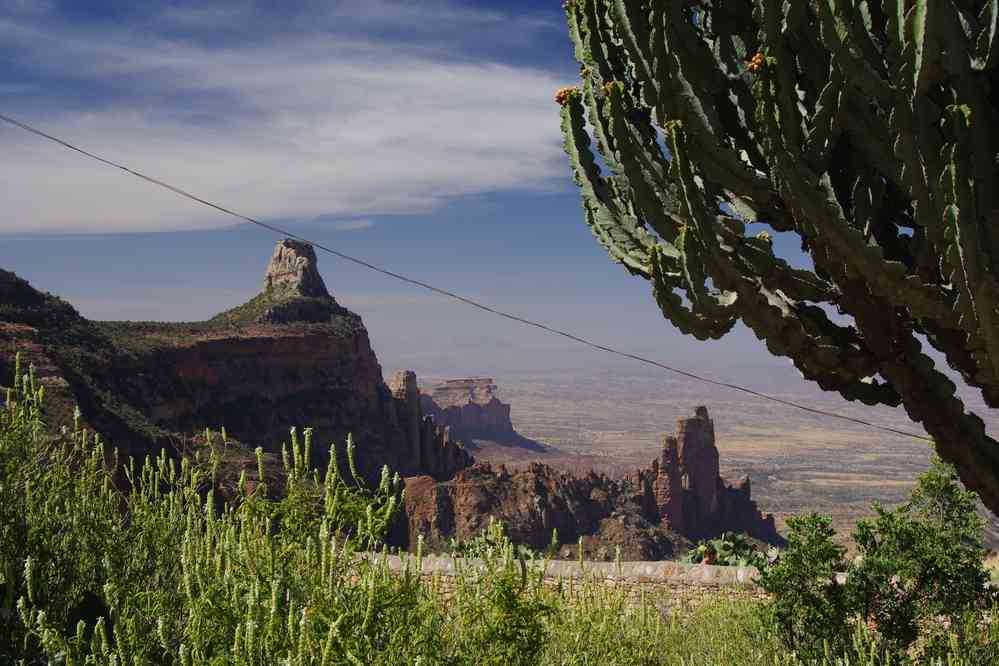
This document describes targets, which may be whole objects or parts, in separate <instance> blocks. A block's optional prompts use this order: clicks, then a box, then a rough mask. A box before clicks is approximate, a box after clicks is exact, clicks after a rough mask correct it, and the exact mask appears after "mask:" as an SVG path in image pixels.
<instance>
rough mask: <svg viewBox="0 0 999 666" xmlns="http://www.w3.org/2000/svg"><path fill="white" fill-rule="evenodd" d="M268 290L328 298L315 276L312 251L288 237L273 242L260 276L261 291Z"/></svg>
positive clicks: (324, 288) (314, 255)
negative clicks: (262, 285) (265, 265)
mask: <svg viewBox="0 0 999 666" xmlns="http://www.w3.org/2000/svg"><path fill="white" fill-rule="evenodd" d="M270 291H280V292H284V293H286V294H288V295H297V296H306V297H310V298H331V296H330V293H329V291H327V290H326V284H325V283H324V282H323V278H322V276H321V275H320V274H319V268H318V267H317V262H316V251H315V249H314V248H313V247H312V246H311V245H309V244H308V243H303V242H302V241H297V240H292V239H290V238H285V239H282V240H279V241H278V242H277V245H275V247H274V254H272V255H271V260H270V263H268V264H267V272H266V273H265V274H264V292H270Z"/></svg>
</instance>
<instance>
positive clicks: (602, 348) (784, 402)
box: [0, 113, 933, 442]
mask: <svg viewBox="0 0 999 666" xmlns="http://www.w3.org/2000/svg"><path fill="white" fill-rule="evenodd" d="M0 120H2V121H3V122H6V123H8V124H10V125H13V126H15V127H18V128H20V129H22V130H24V131H26V132H29V133H31V134H34V135H36V136H39V137H41V138H43V139H47V140H49V141H52V142H54V143H57V144H59V145H61V146H63V147H64V148H67V149H69V150H72V151H75V152H77V153H80V154H81V155H84V156H86V157H89V158H90V159H93V160H96V161H98V162H101V163H102V164H105V165H107V166H110V167H114V168H116V169H120V170H122V171H124V172H126V173H128V174H130V175H132V176H135V177H136V178H140V179H142V180H144V181H147V182H149V183H152V184H153V185H156V186H158V187H162V188H164V189H166V190H169V191H171V192H173V193H174V194H177V195H179V196H182V197H185V198H187V199H190V200H192V201H195V202H197V203H199V204H202V205H204V206H208V207H210V208H214V209H215V210H217V211H219V212H221V213H225V214H226V215H231V216H233V217H235V218H238V219H240V220H244V221H246V222H249V223H250V224H254V225H256V226H258V227H262V228H264V229H268V230H270V231H273V232H275V233H278V234H281V235H283V236H285V237H286V238H291V239H294V240H297V241H300V242H302V243H306V244H308V245H311V246H312V247H314V248H316V249H319V250H322V251H324V252H327V253H329V254H331V255H333V256H336V257H339V258H340V259H343V260H344V261H348V262H351V263H353V264H356V265H358V266H363V267H364V268H367V269H370V270H372V271H375V272H377V273H381V274H382V275H386V276H388V277H391V278H394V279H396V280H400V281H402V282H405V283H408V284H411V285H414V286H417V287H420V288H422V289H426V290H428V291H431V292H434V293H436V294H440V295H441V296H446V297H447V298H450V299H453V300H456V301H459V302H461V303H465V304H466V305H471V306H472V307H474V308H478V309H479V310H482V311H484V312H489V313H491V314H494V315H496V316H499V317H503V318H504V319H508V320H511V321H515V322H518V323H520V324H524V325H526V326H531V327H534V328H537V329H540V330H542V331H546V332H548V333H552V334H554V335H558V336H561V337H563V338H566V339H568V340H572V341H574V342H578V343H580V344H583V345H586V346H587V347H590V348H592V349H597V350H600V351H603V352H607V353H609V354H614V355H616V356H620V357H623V358H628V359H632V360H634V361H638V362H640V363H644V364H646V365H651V366H654V367H657V368H660V369H662V370H666V371H668V372H672V373H675V374H677V375H680V376H683V377H686V378H688V379H692V380H695V381H699V382H702V383H705V384H710V385H712V386H718V387H720V388H727V389H731V390H734V391H740V392H742V393H746V394H748V395H752V396H755V397H757V398H760V399H763V400H767V401H770V402H774V403H777V404H780V405H784V406H786V407H793V408H796V409H800V410H802V411H805V412H809V413H811V414H815V415H817V416H825V417H829V418H835V419H840V420H842V421H848V422H851V423H854V424H857V425H862V426H865V427H868V428H874V429H877V430H881V431H883V432H890V433H893V434H896V435H902V436H904V437H911V438H914V439H920V440H924V441H930V442H932V441H933V440H932V438H930V437H927V436H925V435H920V434H918V433H914V432H910V431H908V430H902V429H899V428H893V427H891V426H885V425H881V424H877V423H872V422H870V421H866V420H864V419H859V418H856V417H853V416H847V415H845V414H839V413H837V412H832V411H828V410H825V409H819V408H816V407H809V406H808V405H803V404H801V403H799V402H795V401H793V400H785V399H783V398H778V397H776V396H772V395H769V394H766V393H762V392H760V391H756V390H753V389H751V388H747V387H745V386H740V385H738V384H733V383H730V382H723V381H718V380H715V379H710V378H708V377H704V376H702V375H698V374H696V373H693V372H688V371H686V370H681V369H679V368H674V367H672V366H670V365H667V364H665V363H660V362H659V361H656V360H654V359H650V358H646V357H644V356H639V355H637V354H632V353H630V352H625V351H621V350H619V349H615V348H614V347H608V346H606V345H602V344H599V343H596V342H593V341H591V340H587V339H586V338H582V337H580V336H578V335H575V334H573V333H569V332H568V331H563V330H560V329H557V328H553V327H551V326H548V325H546V324H542V323H540V322H536V321H533V320H531V319H527V318H525V317H520V316H518V315H515V314H511V313H509V312H505V311H503V310H499V309H497V308H494V307H491V306H489V305H485V304H483V303H480V302H479V301H476V300H474V299H471V298H467V297H465V296H461V295H460V294H456V293H454V292H452V291H449V290H447V289H442V288H440V287H435V286H434V285H432V284H429V283H427V282H423V281H421V280H417V279H414V278H411V277H408V276H406V275H402V274H400V273H396V272H394V271H391V270H388V269H385V268H382V267H380V266H376V265H375V264H372V263H370V262H367V261H365V260H363V259H358V258H357V257H353V256H351V255H349V254H345V253H343V252H340V251H339V250H334V249H332V248H329V247H326V246H325V245H323V244H321V243H317V242H315V241H312V240H309V239H307V238H303V237H301V236H299V235H297V234H294V233H292V232H290V231H287V230H285V229H282V228H280V227H277V226H275V225H272V224H268V223H266V222H262V221H260V220H257V219H255V218H252V217H249V216H247V215H243V214H242V213H238V212H236V211H234V210H232V209H230V208H226V207H225V206H221V205H219V204H217V203H214V202H211V201H208V200H207V199H203V198H201V197H199V196H197V195H195V194H191V193H190V192H188V191H186V190H184V189H181V188H179V187H177V186H175V185H171V184H169V183H166V182H164V181H162V180H159V179H157V178H153V177H152V176H148V175H146V174H144V173H142V172H141V171H137V170H135V169H132V168H129V167H127V166H125V165H123V164H119V163H118V162H115V161H112V160H110V159H107V158H104V157H101V156H100V155H96V154H94V153H92V152H90V151H88V150H84V149H83V148H80V147H78V146H76V145H74V144H72V143H70V142H68V141H64V140H63V139H60V138H58V137H56V136H53V135H51V134H49V133H47V132H44V131H42V130H40V129H38V128H36V127H34V126H32V125H30V124H28V123H26V122H23V121H20V120H17V119H15V118H12V117H10V116H7V115H4V114H2V113H0Z"/></svg>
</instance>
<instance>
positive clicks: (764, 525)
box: [405, 407, 782, 560]
mask: <svg viewBox="0 0 999 666" xmlns="http://www.w3.org/2000/svg"><path fill="white" fill-rule="evenodd" d="M405 501H406V513H407V516H408V522H409V524H408V535H407V536H408V540H409V542H410V545H411V546H412V541H413V539H414V538H415V536H416V535H423V537H424V540H425V546H426V547H428V548H430V549H431V550H439V549H442V548H444V547H446V546H447V545H448V544H449V543H450V542H451V541H452V540H456V541H463V540H467V539H469V538H471V537H472V536H474V535H475V534H476V533H477V532H479V531H480V530H482V529H483V528H484V527H485V526H486V525H487V524H488V522H489V519H490V517H493V518H496V519H497V520H500V521H501V522H502V523H503V524H504V526H505V527H506V529H507V532H508V534H509V535H510V537H511V539H512V540H513V541H514V542H515V543H522V544H525V545H528V546H530V547H533V548H536V549H539V550H541V549H544V548H546V547H548V546H549V544H550V543H551V541H552V533H553V530H555V531H556V532H557V535H558V541H559V542H560V543H561V544H573V545H572V546H571V547H568V549H567V550H564V552H562V555H563V556H568V557H576V556H577V552H576V550H577V548H578V547H579V544H580V540H581V547H582V549H583V553H584V556H585V557H587V558H588V559H598V560H606V559H610V558H612V557H615V556H617V555H620V556H621V557H623V558H625V559H631V560H652V559H664V558H669V557H671V556H675V555H677V554H680V553H682V552H683V550H684V549H685V548H686V547H688V546H689V545H690V543H691V542H692V541H693V540H697V539H703V538H709V537H713V536H717V535H719V534H721V533H722V532H725V531H734V532H743V533H746V534H747V535H749V536H750V537H753V538H755V539H757V540H759V541H761V542H766V543H773V544H778V543H781V542H782V539H781V537H780V535H779V534H778V533H777V530H776V527H775V524H774V518H773V516H772V515H766V516H764V515H763V514H762V513H761V512H760V511H759V509H758V508H757V506H756V503H755V502H754V501H753V500H752V498H751V493H750V483H749V479H748V477H747V478H743V479H741V480H740V481H739V482H738V483H736V484H735V485H732V484H730V483H728V482H726V481H725V480H724V479H722V477H721V476H720V473H719V456H718V449H717V447H716V446H715V441H714V424H713V421H712V420H711V418H710V417H709V416H708V412H707V409H706V408H704V407H698V408H697V409H696V410H695V414H694V416H692V417H687V418H680V419H678V420H677V431H676V435H675V436H673V435H670V436H666V437H665V438H664V440H663V447H662V452H661V454H660V456H659V457H658V458H656V459H654V460H653V461H652V463H651V465H650V466H649V467H648V468H646V469H640V470H638V471H637V472H635V473H634V474H631V475H627V476H625V477H623V478H613V477H610V476H608V475H606V474H597V473H595V472H592V471H591V472H590V473H588V474H585V475H579V474H572V473H569V472H566V471H564V470H558V469H556V468H554V467H551V466H549V465H545V464H543V463H537V462H534V463H531V464H529V465H528V466H527V467H524V468H520V469H514V470H510V469H508V468H507V467H506V465H502V464H501V465H491V464H489V463H478V464H475V465H473V466H470V467H468V468H466V469H463V470H461V471H459V472H458V473H457V474H456V475H455V477H454V478H453V479H451V480H449V481H444V482H437V481H435V480H434V479H432V478H430V477H427V476H422V477H410V478H407V479H406V497H405ZM618 549H620V550H618Z"/></svg>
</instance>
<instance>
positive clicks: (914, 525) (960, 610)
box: [758, 459, 999, 663]
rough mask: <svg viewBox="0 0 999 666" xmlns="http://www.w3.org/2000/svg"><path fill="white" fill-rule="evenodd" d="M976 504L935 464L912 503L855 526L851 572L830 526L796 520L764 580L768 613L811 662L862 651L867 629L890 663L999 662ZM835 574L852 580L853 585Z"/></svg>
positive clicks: (879, 511)
mask: <svg viewBox="0 0 999 666" xmlns="http://www.w3.org/2000/svg"><path fill="white" fill-rule="evenodd" d="M974 500H975V496H974V494H973V493H970V492H966V491H964V490H962V489H961V488H960V486H959V485H958V480H957V474H956V473H955V471H954V469H953V468H952V467H950V466H949V465H945V464H944V463H942V462H941V461H940V460H936V459H935V460H934V461H933V464H932V467H931V469H930V470H929V471H927V472H926V473H925V474H923V475H922V476H921V477H920V478H919V481H918V484H917V486H916V488H915V489H914V490H913V493H912V496H911V499H910V500H909V501H908V502H907V503H905V504H903V505H901V506H899V507H898V508H896V509H894V510H891V511H889V510H886V509H884V508H882V507H880V506H875V507H874V509H875V513H876V516H875V517H874V518H873V519H868V520H862V521H860V522H859V523H858V524H857V527H856V530H855V531H854V533H853V539H854V541H855V542H856V544H857V547H858V551H859V555H858V557H857V558H855V559H854V561H853V562H852V563H847V562H845V561H844V559H843V557H844V555H845V552H846V551H845V549H844V548H843V547H841V546H838V545H836V544H835V543H834V541H833V538H832V537H833V536H834V531H833V529H832V527H831V526H830V525H831V521H830V519H829V518H827V517H823V516H818V515H815V514H811V515H808V516H805V517H801V518H792V519H791V520H789V521H788V525H789V527H790V533H789V535H788V547H787V549H786V550H785V551H784V552H783V553H781V555H780V556H779V558H778V559H777V561H776V562H775V563H773V564H772V565H771V566H769V567H765V568H764V570H763V571H762V573H761V575H760V577H759V579H758V580H759V582H760V584H761V585H762V586H763V587H764V589H766V590H767V591H768V592H770V593H771V595H773V597H772V600H771V601H770V602H769V603H768V604H767V613H768V615H769V618H770V620H771V621H772V622H773V623H774V625H775V627H776V629H777V631H778V632H779V635H780V636H781V638H782V640H783V641H784V642H785V644H786V645H787V646H788V647H789V648H791V649H794V650H796V651H798V652H800V653H802V654H806V655H810V656H817V655H821V654H823V653H824V652H825V651H826V650H829V649H831V650H832V651H833V652H834V653H838V652H843V651H848V650H849V649H850V647H851V645H854V644H855V643H856V630H857V627H858V626H860V627H863V628H864V629H865V630H868V631H869V632H870V636H868V637H866V638H865V641H867V643H866V644H867V645H868V649H869V650H873V651H875V652H877V653H878V654H880V655H881V656H882V657H883V658H884V659H896V660H899V659H908V658H915V659H919V660H929V659H931V658H932V657H934V656H937V657H939V656H941V655H942V654H944V653H947V652H949V651H951V650H956V651H958V652H961V653H963V654H977V653H979V652H981V653H982V654H985V655H990V656H991V657H994V658H995V659H999V642H997V640H996V635H995V629H994V623H991V624H992V626H991V627H990V623H989V622H987V621H986V620H985V619H984V618H985V617H986V615H987V613H989V612H990V609H994V602H995V599H994V596H995V595H994V593H993V592H992V591H990V590H989V588H988V587H987V586H986V583H987V582H988V580H989V575H988V571H987V570H986V568H985V566H984V557H985V549H984V548H983V545H982V538H983V533H982V527H983V523H982V519H981V518H980V517H979V516H978V514H977V512H976V511H975V501H974ZM836 572H843V573H846V574H847V578H846V580H845V582H841V581H839V580H837V577H836ZM941 626H943V627H945V630H944V631H940V630H939V627H941ZM983 627H984V630H983ZM993 663H994V662H993Z"/></svg>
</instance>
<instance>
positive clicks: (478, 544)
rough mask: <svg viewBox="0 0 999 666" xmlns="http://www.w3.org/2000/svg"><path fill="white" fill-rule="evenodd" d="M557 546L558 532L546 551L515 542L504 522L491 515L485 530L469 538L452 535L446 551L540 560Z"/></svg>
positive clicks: (478, 556) (488, 557) (491, 556)
mask: <svg viewBox="0 0 999 666" xmlns="http://www.w3.org/2000/svg"><path fill="white" fill-rule="evenodd" d="M557 548H558V537H557V534H556V533H553V536H552V543H551V545H550V546H549V547H548V548H547V549H546V550H545V552H539V551H536V550H534V549H533V548H531V547H530V546H527V545H525V544H522V543H518V544H515V543H513V542H512V541H511V540H510V537H509V536H508V535H507V534H506V531H505V529H504V527H503V523H502V522H501V521H498V520H496V519H495V518H493V517H492V516H490V517H489V524H488V525H487V526H486V529H485V530H483V531H481V532H479V533H478V534H476V535H475V536H474V537H472V538H471V539H467V540H462V539H458V538H457V537H452V538H451V539H450V540H449V541H448V544H447V546H446V547H445V551H446V552H447V553H448V554H449V555H450V556H451V557H460V558H467V557H472V558H481V559H493V558H496V557H506V556H509V557H515V558H517V559H521V560H540V559H542V558H543V557H551V556H552V554H553V553H554V552H555V551H556V550H557Z"/></svg>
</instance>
